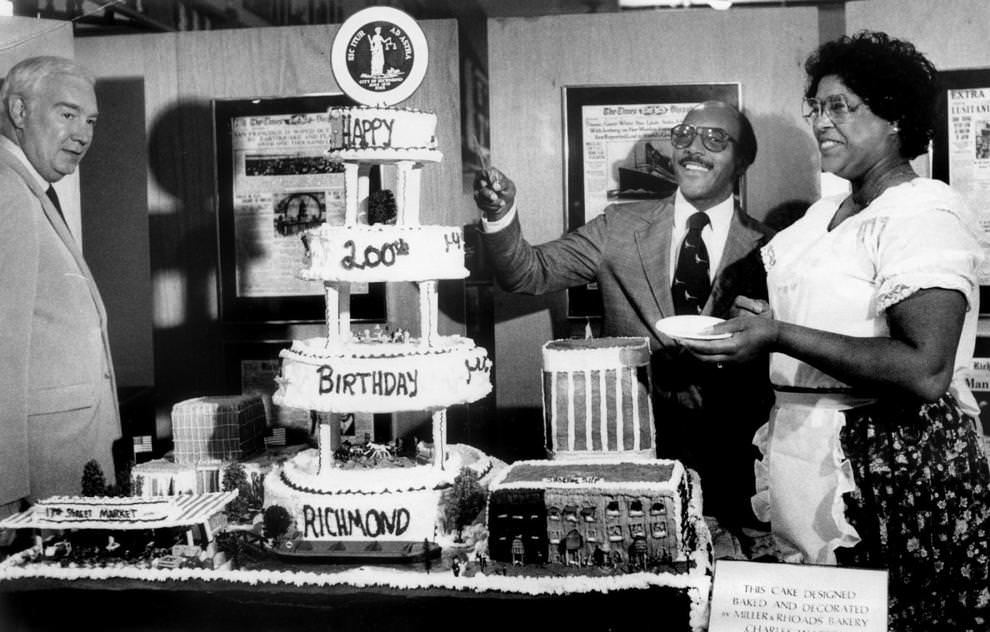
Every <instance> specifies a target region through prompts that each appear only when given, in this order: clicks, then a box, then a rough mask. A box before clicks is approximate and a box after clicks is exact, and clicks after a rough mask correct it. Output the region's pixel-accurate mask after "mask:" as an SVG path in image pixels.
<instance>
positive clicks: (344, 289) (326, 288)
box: [323, 281, 351, 346]
mask: <svg viewBox="0 0 990 632" xmlns="http://www.w3.org/2000/svg"><path fill="white" fill-rule="evenodd" d="M323 295H324V298H325V299H326V319H327V346H333V345H337V344H341V343H344V342H347V341H348V340H350V339H351V285H350V283H336V282H333V281H325V282H324V283H323Z"/></svg>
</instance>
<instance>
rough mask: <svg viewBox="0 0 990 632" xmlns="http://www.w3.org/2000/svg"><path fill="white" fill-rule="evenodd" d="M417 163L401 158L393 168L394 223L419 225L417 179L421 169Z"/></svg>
mask: <svg viewBox="0 0 990 632" xmlns="http://www.w3.org/2000/svg"><path fill="white" fill-rule="evenodd" d="M417 167H418V165H417V163H415V162H413V161H411V160H403V161H401V162H398V163H396V165H395V168H396V172H395V205H396V215H397V217H396V223H397V224H399V225H405V226H419V181H420V173H421V170H420V169H418V168H417Z"/></svg>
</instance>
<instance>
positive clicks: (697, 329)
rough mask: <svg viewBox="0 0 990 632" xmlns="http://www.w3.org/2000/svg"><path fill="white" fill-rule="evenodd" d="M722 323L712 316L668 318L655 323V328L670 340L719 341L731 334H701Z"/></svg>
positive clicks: (720, 319) (722, 320)
mask: <svg viewBox="0 0 990 632" xmlns="http://www.w3.org/2000/svg"><path fill="white" fill-rule="evenodd" d="M721 322H724V319H722V318H715V317H714V316H670V317H668V318H661V319H660V320H658V321H657V324H656V328H657V331H659V332H660V333H662V334H666V335H667V336H670V337H671V338H687V339H690V340H721V339H723V338H728V337H729V336H731V335H732V334H729V333H726V334H706V333H702V332H703V331H705V330H706V329H708V328H709V327H711V326H712V325H717V324H718V323H721Z"/></svg>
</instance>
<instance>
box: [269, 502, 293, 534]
mask: <svg viewBox="0 0 990 632" xmlns="http://www.w3.org/2000/svg"><path fill="white" fill-rule="evenodd" d="M262 523H263V525H264V529H265V530H264V535H265V537H266V538H269V539H271V540H275V541H278V540H279V539H281V538H282V536H284V535H285V534H286V533H288V532H289V527H291V526H292V516H291V515H289V512H288V510H287V509H286V508H285V507H282V506H281V505H271V506H270V507H268V508H267V509H265V513H264V514H263V516H262Z"/></svg>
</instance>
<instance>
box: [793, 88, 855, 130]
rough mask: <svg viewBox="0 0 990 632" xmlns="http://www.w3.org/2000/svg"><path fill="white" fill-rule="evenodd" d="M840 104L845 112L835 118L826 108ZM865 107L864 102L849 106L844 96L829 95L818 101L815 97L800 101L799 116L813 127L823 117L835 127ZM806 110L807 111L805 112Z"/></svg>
mask: <svg viewBox="0 0 990 632" xmlns="http://www.w3.org/2000/svg"><path fill="white" fill-rule="evenodd" d="M834 103H841V104H842V105H843V106H844V107H845V112H842V113H840V115H839V116H838V117H835V116H833V115H832V113H830V112H829V111H828V110H827V109H826V108H827V107H829V106H830V104H834ZM864 105H866V101H863V102H861V103H858V104H857V105H855V106H853V105H849V99H848V98H847V97H846V95H844V94H830V95H828V96H827V97H825V98H824V99H818V98H816V97H805V98H803V99H801V116H802V117H804V120H806V121H808V123H810V124H812V125H814V123H815V121H816V120H818V119H819V118H821V117H822V115H825V116H827V117H828V120H830V121H832V123H835V124H836V125H839V124H841V123H845V122H846V121H848V120H849V117H850V116H852V115H853V114H855V113H856V111H857V110H859V109H860V108H861V107H863V106H864ZM806 110H807V111H806Z"/></svg>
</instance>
